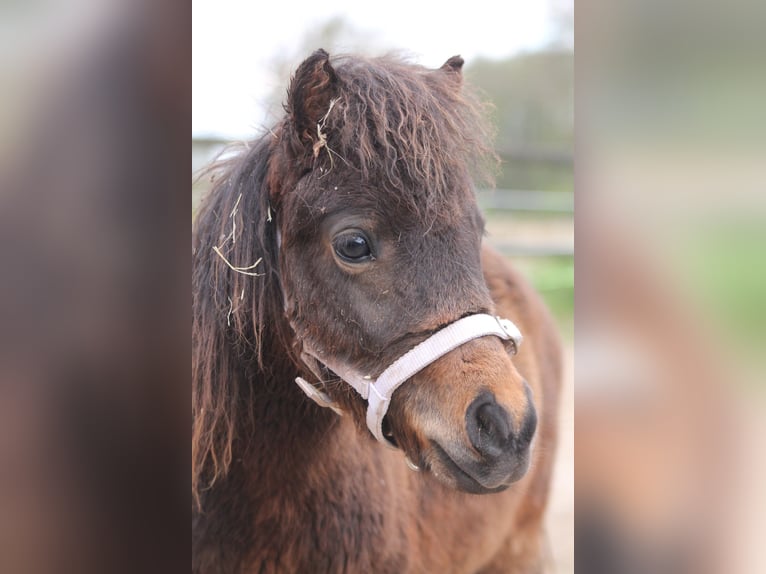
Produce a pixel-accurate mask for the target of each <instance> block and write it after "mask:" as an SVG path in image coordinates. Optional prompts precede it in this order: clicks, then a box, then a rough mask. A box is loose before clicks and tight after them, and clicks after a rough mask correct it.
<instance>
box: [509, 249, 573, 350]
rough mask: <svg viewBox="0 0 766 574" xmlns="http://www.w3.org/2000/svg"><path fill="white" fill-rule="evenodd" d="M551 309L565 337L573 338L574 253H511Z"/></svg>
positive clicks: (570, 339)
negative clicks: (535, 254) (560, 254)
mask: <svg viewBox="0 0 766 574" xmlns="http://www.w3.org/2000/svg"><path fill="white" fill-rule="evenodd" d="M510 261H511V263H512V264H513V265H514V266H516V267H517V268H518V269H519V270H520V271H521V272H522V273H524V275H525V276H526V277H527V278H528V279H529V280H530V281H531V282H532V285H534V287H535V289H537V291H538V292H539V293H540V295H542V297H543V300H544V301H545V303H546V304H547V305H548V308H549V309H550V310H551V313H552V314H553V316H554V318H555V319H556V322H557V323H558V326H559V329H560V332H561V335H562V336H563V337H564V339H565V340H566V341H572V340H573V338H574V257H572V256H555V257H513V258H510Z"/></svg>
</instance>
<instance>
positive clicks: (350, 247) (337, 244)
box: [332, 231, 374, 263]
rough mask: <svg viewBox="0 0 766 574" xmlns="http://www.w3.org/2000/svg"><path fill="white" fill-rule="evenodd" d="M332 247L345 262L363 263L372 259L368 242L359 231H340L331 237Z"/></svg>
mask: <svg viewBox="0 0 766 574" xmlns="http://www.w3.org/2000/svg"><path fill="white" fill-rule="evenodd" d="M332 246H333V249H335V253H336V254H337V255H338V257H340V258H341V259H342V260H343V261H346V262H347V263H363V262H365V261H370V260H372V259H374V257H373V256H372V252H371V251H370V242H369V240H368V239H367V237H365V235H364V233H362V232H361V231H349V232H346V233H342V234H341V235H338V236H337V237H335V239H333V241H332Z"/></svg>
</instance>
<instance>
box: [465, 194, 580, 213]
mask: <svg viewBox="0 0 766 574" xmlns="http://www.w3.org/2000/svg"><path fill="white" fill-rule="evenodd" d="M477 195H478V199H479V205H480V206H481V207H482V209H485V210H486V209H498V210H507V211H525V212H533V213H534V212H539V213H563V214H572V213H574V195H573V194H571V193H566V192H558V191H529V190H521V189H480V190H478V191H477Z"/></svg>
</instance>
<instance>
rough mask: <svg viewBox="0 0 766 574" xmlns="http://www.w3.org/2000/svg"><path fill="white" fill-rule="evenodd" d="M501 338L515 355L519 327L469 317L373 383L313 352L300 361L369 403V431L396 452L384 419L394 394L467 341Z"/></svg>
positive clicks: (310, 392)
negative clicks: (325, 370) (386, 433)
mask: <svg viewBox="0 0 766 574" xmlns="http://www.w3.org/2000/svg"><path fill="white" fill-rule="evenodd" d="M490 335H492V336H495V337H499V338H500V339H502V340H504V341H510V342H511V344H512V352H513V353H514V354H515V353H516V351H517V350H518V348H519V345H520V344H521V341H522V336H521V332H520V331H519V329H518V327H516V325H514V324H513V323H512V322H511V321H509V320H508V319H501V318H500V317H494V316H492V315H487V314H484V313H479V314H476V315H469V316H468V317H464V318H462V319H459V320H457V321H455V322H454V323H451V324H450V325H447V326H446V327H444V328H443V329H441V330H439V331H437V332H436V333H434V334H433V335H431V336H430V337H429V338H428V339H426V340H425V341H423V342H421V343H419V344H418V345H416V346H414V347H413V348H412V349H410V350H409V351H407V352H406V353H405V354H404V355H402V356H401V357H399V358H398V359H397V360H396V361H394V362H393V363H392V364H391V365H390V366H389V367H388V368H387V369H386V370H385V371H383V372H382V373H381V374H380V376H379V377H378V378H377V379H375V380H373V379H372V377H371V376H370V375H363V374H361V373H359V372H358V371H356V370H354V369H350V368H348V367H346V366H344V365H341V364H339V363H337V362H336V361H335V360H334V359H332V358H329V357H322V356H321V355H320V354H319V353H317V352H315V351H314V350H313V349H310V348H304V352H303V355H302V356H301V358H302V359H303V361H304V362H305V363H306V365H307V366H308V367H309V369H311V371H312V372H313V373H314V374H315V375H316V377H317V378H318V379H319V381H320V382H322V377H321V375H320V369H319V365H324V366H325V367H327V368H328V369H329V370H331V371H332V372H334V373H335V374H336V375H338V377H340V378H341V379H342V380H344V381H345V382H346V383H348V384H349V385H351V387H352V388H353V389H354V390H355V391H356V392H357V393H359V395H361V397H362V398H363V399H366V400H367V428H369V429H370V432H371V433H372V434H373V436H374V437H375V438H376V439H378V441H379V442H381V443H383V444H385V445H386V446H389V447H392V448H396V447H395V446H394V445H393V444H392V443H391V442H389V441H388V439H386V438H385V437H384V436H383V418H384V417H385V416H386V412H387V411H388V405H389V403H390V402H391V397H392V395H393V394H394V391H395V390H396V389H398V388H399V387H400V386H401V385H402V384H403V383H405V382H406V381H407V380H408V379H409V378H410V377H412V376H413V375H415V374H416V373H418V372H420V371H422V370H423V369H424V368H426V367H427V366H428V365H430V364H431V363H433V362H434V361H436V360H437V359H439V358H441V357H443V356H444V355H446V354H447V353H449V352H450V351H452V350H454V349H457V348H458V347H460V346H461V345H464V344H465V343H467V342H468V341H472V340H473V339H478V338H480V337H487V336H490ZM295 382H296V383H298V386H299V387H300V388H301V389H302V390H303V392H304V393H306V395H307V396H308V397H309V398H310V399H312V400H313V401H314V402H316V403H317V404H318V405H320V406H322V407H329V408H331V409H333V410H334V411H335V412H338V413H339V414H340V412H341V411H340V409H339V408H338V407H337V405H336V403H335V402H334V401H333V400H332V399H330V397H329V396H328V395H327V394H326V393H324V392H322V391H320V390H319V389H317V388H316V387H314V386H313V385H311V384H310V383H309V382H308V381H306V380H305V379H303V378H301V377H297V378H296V379H295Z"/></svg>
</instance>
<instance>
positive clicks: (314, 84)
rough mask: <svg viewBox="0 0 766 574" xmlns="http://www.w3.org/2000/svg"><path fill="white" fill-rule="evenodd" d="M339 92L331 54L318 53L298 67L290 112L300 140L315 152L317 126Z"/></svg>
mask: <svg viewBox="0 0 766 574" xmlns="http://www.w3.org/2000/svg"><path fill="white" fill-rule="evenodd" d="M337 92H338V77H337V76H336V75H335V70H333V68H332V65H331V64H330V55H329V54H328V53H327V52H325V51H324V50H317V51H316V52H314V53H313V54H311V56H309V57H308V58H307V59H306V60H304V62H303V63H302V64H301V65H300V66H298V69H297V70H296V71H295V75H294V76H293V79H292V81H291V82H290V88H289V90H288V91H287V106H286V107H287V113H288V114H289V117H290V120H291V122H292V127H293V128H294V130H295V134H296V135H297V136H298V138H299V140H300V141H301V143H302V144H304V145H305V146H308V148H309V149H311V148H312V147H313V145H314V143H316V141H317V140H318V139H319V134H318V130H317V124H319V122H320V121H321V119H322V118H323V117H324V116H325V115H326V114H327V112H328V111H329V109H330V105H331V102H332V100H333V98H335V97H336V95H337Z"/></svg>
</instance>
